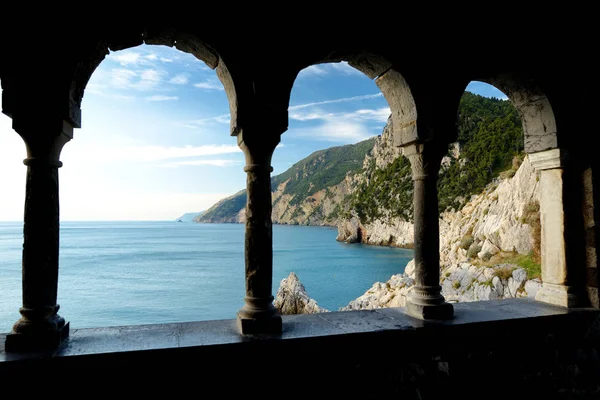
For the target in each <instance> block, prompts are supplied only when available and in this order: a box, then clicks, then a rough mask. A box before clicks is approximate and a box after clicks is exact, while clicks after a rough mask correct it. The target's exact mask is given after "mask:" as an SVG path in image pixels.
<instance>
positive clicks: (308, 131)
mask: <svg viewBox="0 0 600 400" xmlns="http://www.w3.org/2000/svg"><path fill="white" fill-rule="evenodd" d="M290 134H292V135H295V136H301V137H307V138H311V139H315V140H324V141H329V142H346V143H356V142H360V141H361V140H365V139H368V138H369V137H371V136H374V134H372V133H371V132H370V131H369V129H368V128H367V127H366V126H365V125H364V124H361V123H356V122H350V121H347V120H344V119H342V118H336V119H330V120H327V121H326V122H325V123H323V124H321V125H320V126H317V127H312V128H299V129H293V130H292V129H291V130H290Z"/></svg>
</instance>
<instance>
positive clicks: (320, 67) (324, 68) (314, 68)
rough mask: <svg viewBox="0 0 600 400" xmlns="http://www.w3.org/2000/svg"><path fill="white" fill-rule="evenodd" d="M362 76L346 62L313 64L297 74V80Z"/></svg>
mask: <svg viewBox="0 0 600 400" xmlns="http://www.w3.org/2000/svg"><path fill="white" fill-rule="evenodd" d="M333 74H336V75H363V73H362V72H360V71H359V70H357V69H356V68H354V67H352V66H350V65H349V64H348V63H347V62H345V61H341V62H337V63H326V64H315V65H311V66H309V67H306V68H304V69H303V70H302V71H300V73H299V74H298V78H302V77H311V76H312V77H315V76H316V77H322V76H326V75H333Z"/></svg>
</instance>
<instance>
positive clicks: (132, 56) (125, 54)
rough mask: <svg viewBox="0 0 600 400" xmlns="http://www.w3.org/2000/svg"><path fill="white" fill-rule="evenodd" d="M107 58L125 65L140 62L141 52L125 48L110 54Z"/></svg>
mask: <svg viewBox="0 0 600 400" xmlns="http://www.w3.org/2000/svg"><path fill="white" fill-rule="evenodd" d="M107 59H112V60H114V61H116V62H118V63H119V64H121V65H123V66H127V65H130V64H137V63H138V62H140V54H139V53H136V52H133V51H127V50H123V51H118V52H116V53H112V54H109V55H108V57H107Z"/></svg>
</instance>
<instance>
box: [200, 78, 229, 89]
mask: <svg viewBox="0 0 600 400" xmlns="http://www.w3.org/2000/svg"><path fill="white" fill-rule="evenodd" d="M194 87H197V88H198V89H205V90H225V88H224V87H223V84H221V82H218V81H212V80H211V81H204V82H200V83H195V84H194Z"/></svg>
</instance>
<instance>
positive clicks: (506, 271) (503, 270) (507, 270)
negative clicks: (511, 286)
mask: <svg viewBox="0 0 600 400" xmlns="http://www.w3.org/2000/svg"><path fill="white" fill-rule="evenodd" d="M514 270H515V268H514V267H499V268H497V269H496V270H495V271H494V275H495V276H497V277H498V278H500V279H501V280H503V281H506V280H508V278H510V277H511V276H512V273H513V271H514Z"/></svg>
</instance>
